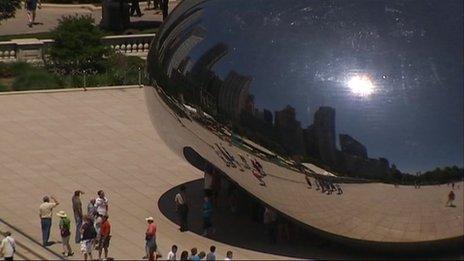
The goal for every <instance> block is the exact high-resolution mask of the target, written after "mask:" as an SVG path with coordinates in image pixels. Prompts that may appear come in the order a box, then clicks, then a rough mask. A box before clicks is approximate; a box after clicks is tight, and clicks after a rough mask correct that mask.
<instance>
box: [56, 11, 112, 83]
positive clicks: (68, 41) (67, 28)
mask: <svg viewBox="0 0 464 261" xmlns="http://www.w3.org/2000/svg"><path fill="white" fill-rule="evenodd" d="M94 22H95V21H94V19H93V18H92V17H91V16H90V15H84V16H82V15H81V16H79V15H74V16H63V17H62V18H61V19H60V20H59V24H58V26H57V27H56V29H55V30H54V31H53V32H52V35H53V38H54V39H55V44H53V45H52V46H51V48H50V50H49V54H50V58H49V59H48V61H47V63H49V64H50V65H51V66H52V67H53V68H52V69H54V70H55V71H56V72H58V73H60V74H76V73H82V72H84V71H87V72H92V73H96V72H101V71H102V70H103V68H104V56H105V55H107V54H108V53H109V48H107V47H105V46H104V45H103V44H102V43H101V38H102V37H103V32H102V31H101V30H100V29H99V28H98V27H97V26H96V25H95V24H94Z"/></svg>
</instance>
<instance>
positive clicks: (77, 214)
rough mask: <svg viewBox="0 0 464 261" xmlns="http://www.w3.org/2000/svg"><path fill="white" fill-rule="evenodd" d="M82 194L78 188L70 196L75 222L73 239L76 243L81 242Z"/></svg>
mask: <svg viewBox="0 0 464 261" xmlns="http://www.w3.org/2000/svg"><path fill="white" fill-rule="evenodd" d="M81 194H84V192H82V191H80V190H76V191H74V196H73V197H72V206H73V212H74V221H75V222H76V235H75V237H74V240H75V242H76V244H77V243H80V242H81V232H80V231H81V226H82V216H83V214H82V202H81V198H80V195H81Z"/></svg>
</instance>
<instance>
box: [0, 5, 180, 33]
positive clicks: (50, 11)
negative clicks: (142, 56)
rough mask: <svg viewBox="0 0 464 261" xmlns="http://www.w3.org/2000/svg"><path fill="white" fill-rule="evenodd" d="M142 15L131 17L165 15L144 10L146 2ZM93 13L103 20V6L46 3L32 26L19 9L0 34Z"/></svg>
mask: <svg viewBox="0 0 464 261" xmlns="http://www.w3.org/2000/svg"><path fill="white" fill-rule="evenodd" d="M176 5H177V2H176V1H171V2H170V6H169V8H170V10H172V8H174V7H175V6H176ZM140 6H141V9H142V13H144V15H143V16H142V17H131V22H133V23H141V22H145V21H146V22H162V20H163V16H162V14H161V12H160V11H159V10H144V8H145V7H146V3H145V2H143V3H141V5H140ZM75 14H77V15H91V16H92V17H93V18H94V19H95V22H96V24H99V23H100V20H101V7H96V8H88V5H68V6H66V5H50V4H48V5H46V4H44V6H43V7H42V9H38V10H37V19H36V22H37V23H38V24H36V25H34V26H33V27H32V28H30V27H28V26H27V15H26V10H25V9H21V10H18V11H17V13H16V16H15V17H14V18H11V19H8V20H5V21H2V22H1V23H0V35H16V34H18V35H19V34H34V33H42V32H48V31H51V30H53V29H54V28H55V27H56V26H57V25H58V22H59V19H60V18H61V17H62V16H67V15H75Z"/></svg>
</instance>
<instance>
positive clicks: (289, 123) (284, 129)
mask: <svg viewBox="0 0 464 261" xmlns="http://www.w3.org/2000/svg"><path fill="white" fill-rule="evenodd" d="M274 123H275V127H276V128H277V130H278V132H279V134H280V137H281V145H282V146H283V147H284V148H285V149H286V150H287V153H288V154H289V155H290V156H296V155H303V154H304V143H303V129H302V128H301V123H300V122H299V121H297V120H296V117H295V108H293V107H291V106H289V105H287V107H285V109H283V110H281V111H276V112H275V120H274Z"/></svg>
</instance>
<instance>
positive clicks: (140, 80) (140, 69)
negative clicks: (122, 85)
mask: <svg viewBox="0 0 464 261" xmlns="http://www.w3.org/2000/svg"><path fill="white" fill-rule="evenodd" d="M142 86H143V85H142V68H140V66H139V87H140V88H142Z"/></svg>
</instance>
